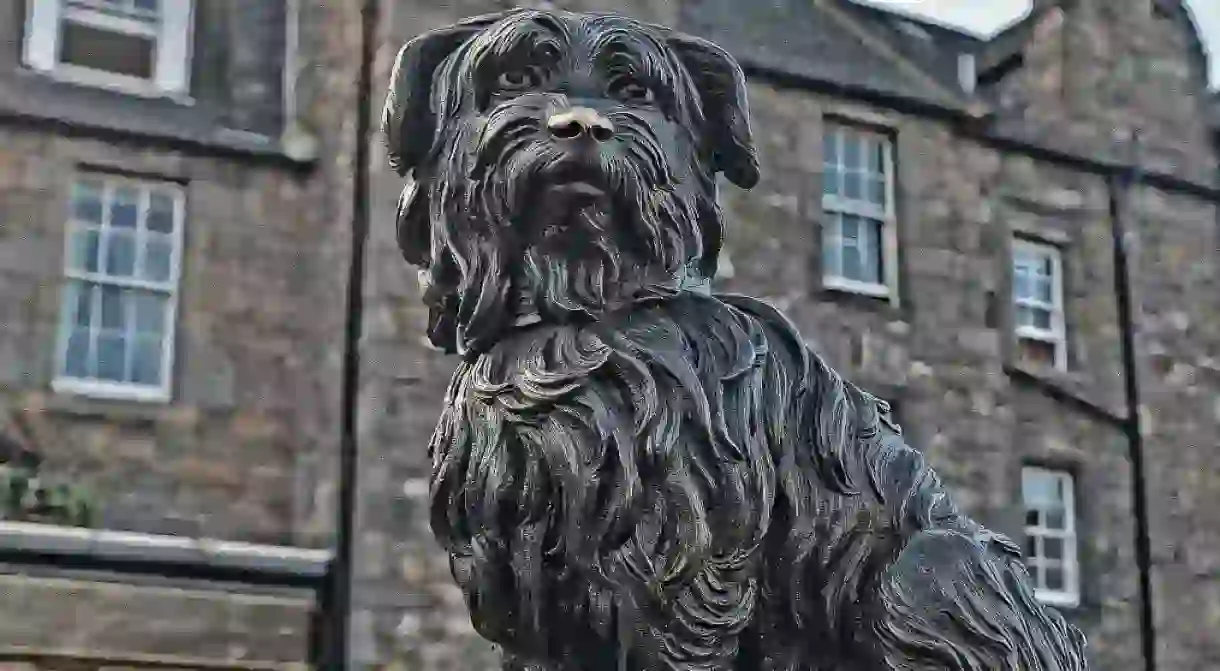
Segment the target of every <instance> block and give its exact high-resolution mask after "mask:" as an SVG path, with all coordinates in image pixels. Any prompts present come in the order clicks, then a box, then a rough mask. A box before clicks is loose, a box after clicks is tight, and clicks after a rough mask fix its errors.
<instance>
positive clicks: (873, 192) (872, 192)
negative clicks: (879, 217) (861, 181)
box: [867, 177, 885, 207]
mask: <svg viewBox="0 0 1220 671" xmlns="http://www.w3.org/2000/svg"><path fill="white" fill-rule="evenodd" d="M867 197H868V202H870V203H876V204H877V205H880V206H882V207H885V179H884V178H879V177H872V178H869V180H868V195H867Z"/></svg>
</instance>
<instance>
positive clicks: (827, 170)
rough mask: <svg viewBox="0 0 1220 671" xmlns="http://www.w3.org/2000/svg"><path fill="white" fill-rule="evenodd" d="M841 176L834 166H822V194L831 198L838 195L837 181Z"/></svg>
mask: <svg viewBox="0 0 1220 671" xmlns="http://www.w3.org/2000/svg"><path fill="white" fill-rule="evenodd" d="M842 178H843V174H842V173H841V172H839V170H838V168H836V167H834V166H824V167H823V170H822V193H828V194H830V195H832V196H837V195H839V180H841V179H842Z"/></svg>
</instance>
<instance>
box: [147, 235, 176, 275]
mask: <svg viewBox="0 0 1220 671" xmlns="http://www.w3.org/2000/svg"><path fill="white" fill-rule="evenodd" d="M173 251H174V247H173V244H172V243H171V242H170V240H169V238H167V237H166V236H163V235H156V234H152V233H150V234H149V235H148V239H147V240H146V241H145V243H144V278H143V279H145V280H148V281H149V282H168V281H169V279H170V272H169V271H170V257H171V256H172V254H173Z"/></svg>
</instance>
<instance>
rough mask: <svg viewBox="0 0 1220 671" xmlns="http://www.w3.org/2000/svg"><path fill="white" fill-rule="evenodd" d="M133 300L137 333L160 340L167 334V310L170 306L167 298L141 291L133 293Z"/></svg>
mask: <svg viewBox="0 0 1220 671" xmlns="http://www.w3.org/2000/svg"><path fill="white" fill-rule="evenodd" d="M131 298H132V300H133V302H134V303H135V320H136V323H135V327H136V332H137V333H140V334H143V335H150V336H156V337H158V338H160V335H161V334H162V333H164V332H165V309H166V307H167V304H168V301H167V299H166V297H165V296H163V295H161V294H155V293H152V292H148V291H141V292H138V293H133V294H132V296H131Z"/></svg>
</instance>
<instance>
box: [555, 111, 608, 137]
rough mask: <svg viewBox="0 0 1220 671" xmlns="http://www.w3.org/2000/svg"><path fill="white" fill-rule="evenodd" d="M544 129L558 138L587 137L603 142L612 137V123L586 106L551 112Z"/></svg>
mask: <svg viewBox="0 0 1220 671" xmlns="http://www.w3.org/2000/svg"><path fill="white" fill-rule="evenodd" d="M546 129H547V130H548V131H550V133H551V135H552V136H554V137H556V138H558V139H560V140H575V139H577V138H581V137H589V138H592V139H593V140H595V141H597V142H605V141H607V140H609V139H611V138H613V137H614V124H612V123H610V120H609V119H607V118H606V117H604V116H602V115H601V114H600V113H598V111H597V110H593V109H589V108H588V107H573V108H571V109H567V110H564V111H562V112H556V113H555V114H552V115H551V116H550V118H548V119H547V120H546Z"/></svg>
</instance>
